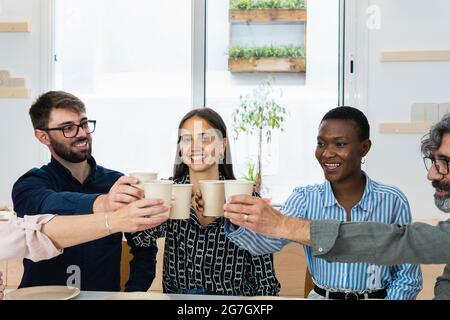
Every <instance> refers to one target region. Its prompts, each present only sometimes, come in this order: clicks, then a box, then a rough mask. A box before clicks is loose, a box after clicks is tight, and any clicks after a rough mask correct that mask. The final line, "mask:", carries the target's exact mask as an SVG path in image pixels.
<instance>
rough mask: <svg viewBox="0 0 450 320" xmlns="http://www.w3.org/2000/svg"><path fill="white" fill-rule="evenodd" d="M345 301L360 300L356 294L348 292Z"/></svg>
mask: <svg viewBox="0 0 450 320" xmlns="http://www.w3.org/2000/svg"><path fill="white" fill-rule="evenodd" d="M345 300H359V295H358V294H357V293H356V292H353V291H351V292H346V293H345Z"/></svg>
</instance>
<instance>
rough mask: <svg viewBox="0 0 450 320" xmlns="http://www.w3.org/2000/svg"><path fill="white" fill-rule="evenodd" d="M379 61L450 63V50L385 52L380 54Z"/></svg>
mask: <svg viewBox="0 0 450 320" xmlns="http://www.w3.org/2000/svg"><path fill="white" fill-rule="evenodd" d="M379 59H380V61H381V62H422V61H423V62H426V61H450V50H441V51H384V52H380V54H379Z"/></svg>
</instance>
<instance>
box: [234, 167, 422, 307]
mask: <svg viewBox="0 0 450 320" xmlns="http://www.w3.org/2000/svg"><path fill="white" fill-rule="evenodd" d="M281 212H282V213H283V214H285V215H287V216H291V217H298V218H305V219H310V220H341V221H347V214H346V212H345V209H344V208H343V207H342V206H341V205H340V204H339V203H338V202H337V200H336V198H335V197H334V194H333V190H332V188H331V184H330V183H329V182H328V181H326V182H325V183H323V184H321V185H314V186H307V187H299V188H296V189H294V192H293V193H292V195H291V196H290V197H289V198H288V199H287V201H286V202H285V203H284V205H283V206H282V208H281ZM351 217H352V221H353V222H362V221H373V222H382V223H387V224H408V223H411V212H410V208H409V204H408V200H407V199H406V197H405V196H404V195H403V193H402V192H401V191H400V190H398V189H397V188H395V187H390V186H386V185H383V184H381V183H378V182H375V181H373V180H371V179H370V178H369V177H368V176H367V175H366V187H365V190H364V194H363V197H362V198H361V200H360V202H359V203H358V204H357V205H355V206H354V207H353V208H352V211H351ZM225 230H226V233H227V235H228V237H229V238H230V240H231V241H233V242H235V243H236V244H237V245H239V246H240V247H242V248H245V249H247V250H249V251H250V252H251V253H252V254H254V255H261V254H266V253H271V252H276V251H279V250H281V249H282V248H283V246H284V245H286V244H287V243H288V242H289V241H288V240H286V239H278V238H271V237H266V236H264V235H261V234H257V233H255V232H253V231H251V230H248V229H246V228H239V229H237V230H234V228H233V226H232V225H231V224H230V223H229V221H228V220H227V222H226V225H225ZM304 249H305V255H306V260H307V263H308V268H309V270H310V272H311V275H312V277H313V281H314V283H316V284H317V285H319V286H321V287H324V288H327V289H332V290H338V291H358V292H364V291H371V290H377V289H381V288H386V289H387V296H386V299H390V300H398V299H415V298H416V296H417V294H418V293H419V292H420V290H421V289H422V273H421V271H420V266H418V265H411V264H402V265H396V266H375V265H370V264H367V263H340V262H331V263H330V262H327V261H326V260H324V259H320V258H316V257H314V256H313V254H312V250H311V248H310V247H308V246H305V247H304Z"/></svg>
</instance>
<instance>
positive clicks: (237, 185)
mask: <svg viewBox="0 0 450 320" xmlns="http://www.w3.org/2000/svg"><path fill="white" fill-rule="evenodd" d="M224 184H225V201H226V202H227V203H228V198H230V197H231V196H237V195H244V194H246V195H249V196H251V195H252V194H253V182H250V181H247V180H226V181H224Z"/></svg>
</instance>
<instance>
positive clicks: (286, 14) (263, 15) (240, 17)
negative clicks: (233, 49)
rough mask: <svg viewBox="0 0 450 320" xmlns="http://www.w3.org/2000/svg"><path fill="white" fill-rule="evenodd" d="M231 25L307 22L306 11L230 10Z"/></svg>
mask: <svg viewBox="0 0 450 320" xmlns="http://www.w3.org/2000/svg"><path fill="white" fill-rule="evenodd" d="M229 20H230V22H231V23H250V22H269V23H272V22H306V20H307V13H306V9H249V10H239V9H230V14H229Z"/></svg>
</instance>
